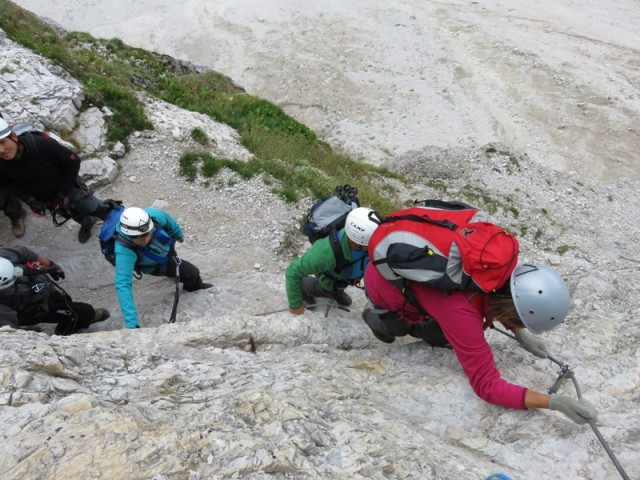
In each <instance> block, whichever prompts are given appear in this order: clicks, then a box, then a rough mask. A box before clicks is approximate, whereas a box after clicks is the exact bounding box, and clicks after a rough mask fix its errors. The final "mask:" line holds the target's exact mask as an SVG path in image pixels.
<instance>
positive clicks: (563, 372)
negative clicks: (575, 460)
mask: <svg viewBox="0 0 640 480" xmlns="http://www.w3.org/2000/svg"><path fill="white" fill-rule="evenodd" d="M491 328H493V329H494V330H497V331H498V332H500V333H502V334H503V335H506V336H507V337H509V338H512V339H514V340H516V341H517V339H516V337H515V335H511V334H510V333H507V332H505V331H504V330H502V329H501V328H498V327H496V326H492V327H491ZM547 358H548V359H549V360H551V361H552V362H553V363H555V364H556V365H558V366H559V367H560V372H559V373H558V378H557V379H556V381H555V382H554V383H553V385H552V386H551V388H549V390H548V392H549V394H552V393H556V392H557V391H558V388H560V385H561V384H562V382H563V381H564V380H565V379H566V378H569V379H571V382H572V383H573V386H574V388H575V389H576V395H577V397H578V400H580V399H582V391H581V390H580V386H579V385H578V381H577V380H576V377H575V375H574V373H573V370H571V368H569V365H566V364H564V363H562V362H561V361H559V360H557V359H556V358H554V357H552V356H551V355H547ZM587 423H588V424H589V426H590V427H591V430H593V433H594V434H595V435H596V438H597V439H598V441H599V442H600V444H601V445H602V448H603V449H604V451H605V452H607V455H609V458H610V459H611V462H612V463H613V466H614V467H616V469H617V470H618V473H619V474H620V476H621V477H622V479H623V480H630V479H629V476H628V475H627V472H625V470H624V468H622V465H620V462H619V461H618V459H617V458H616V456H615V454H614V453H613V450H611V448H610V447H609V444H608V443H607V441H606V440H605V438H604V437H603V436H602V434H601V433H600V430H599V429H598V427H597V426H596V424H595V422H594V421H593V420H589V421H588V422H587Z"/></svg>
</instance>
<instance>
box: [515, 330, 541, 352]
mask: <svg viewBox="0 0 640 480" xmlns="http://www.w3.org/2000/svg"><path fill="white" fill-rule="evenodd" d="M514 334H515V336H516V340H517V341H518V343H519V344H520V345H522V348H524V349H525V350H526V351H527V352H529V353H532V354H534V355H535V356H536V357H540V358H547V357H548V356H549V350H547V346H546V345H545V344H544V342H543V341H542V339H541V338H538V337H536V336H534V335H532V334H531V333H529V332H528V331H527V330H526V329H525V328H523V329H521V330H516V331H515V332H514Z"/></svg>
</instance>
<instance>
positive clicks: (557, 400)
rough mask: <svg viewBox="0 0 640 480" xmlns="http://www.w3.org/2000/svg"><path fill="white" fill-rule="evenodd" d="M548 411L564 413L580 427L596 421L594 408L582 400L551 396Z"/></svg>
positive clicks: (596, 413) (596, 415) (596, 416)
mask: <svg viewBox="0 0 640 480" xmlns="http://www.w3.org/2000/svg"><path fill="white" fill-rule="evenodd" d="M549 409H551V410H556V411H558V412H561V413H564V414H565V415H566V416H567V417H569V418H570V419H571V420H573V421H574V422H576V423H578V424H580V425H582V424H584V423H587V422H590V421H591V422H596V421H597V420H598V411H597V410H596V407H595V406H593V404H592V403H591V402H589V401H587V400H585V399H584V398H581V399H575V398H572V397H568V396H566V395H557V394H553V395H551V397H550V398H549Z"/></svg>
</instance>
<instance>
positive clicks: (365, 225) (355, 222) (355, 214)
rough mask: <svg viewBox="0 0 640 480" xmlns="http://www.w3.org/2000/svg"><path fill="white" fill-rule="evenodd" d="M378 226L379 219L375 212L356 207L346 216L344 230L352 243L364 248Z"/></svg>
mask: <svg viewBox="0 0 640 480" xmlns="http://www.w3.org/2000/svg"><path fill="white" fill-rule="evenodd" d="M378 225H380V218H379V217H378V214H377V213H376V212H374V211H373V210H371V209H370V208H364V207H358V208H355V209H353V210H351V211H350V212H349V215H347V219H346V221H345V225H344V230H345V232H346V233H347V237H349V238H350V239H351V240H352V241H353V242H355V243H357V244H358V245H361V246H363V247H366V246H367V245H369V239H370V238H371V235H373V232H375V231H376V228H378Z"/></svg>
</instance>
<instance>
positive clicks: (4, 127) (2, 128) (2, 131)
mask: <svg viewBox="0 0 640 480" xmlns="http://www.w3.org/2000/svg"><path fill="white" fill-rule="evenodd" d="M11 132H13V130H12V129H11V125H9V124H8V123H7V121H6V120H5V119H4V118H0V139H3V138H6V137H8V136H9V135H11Z"/></svg>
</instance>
